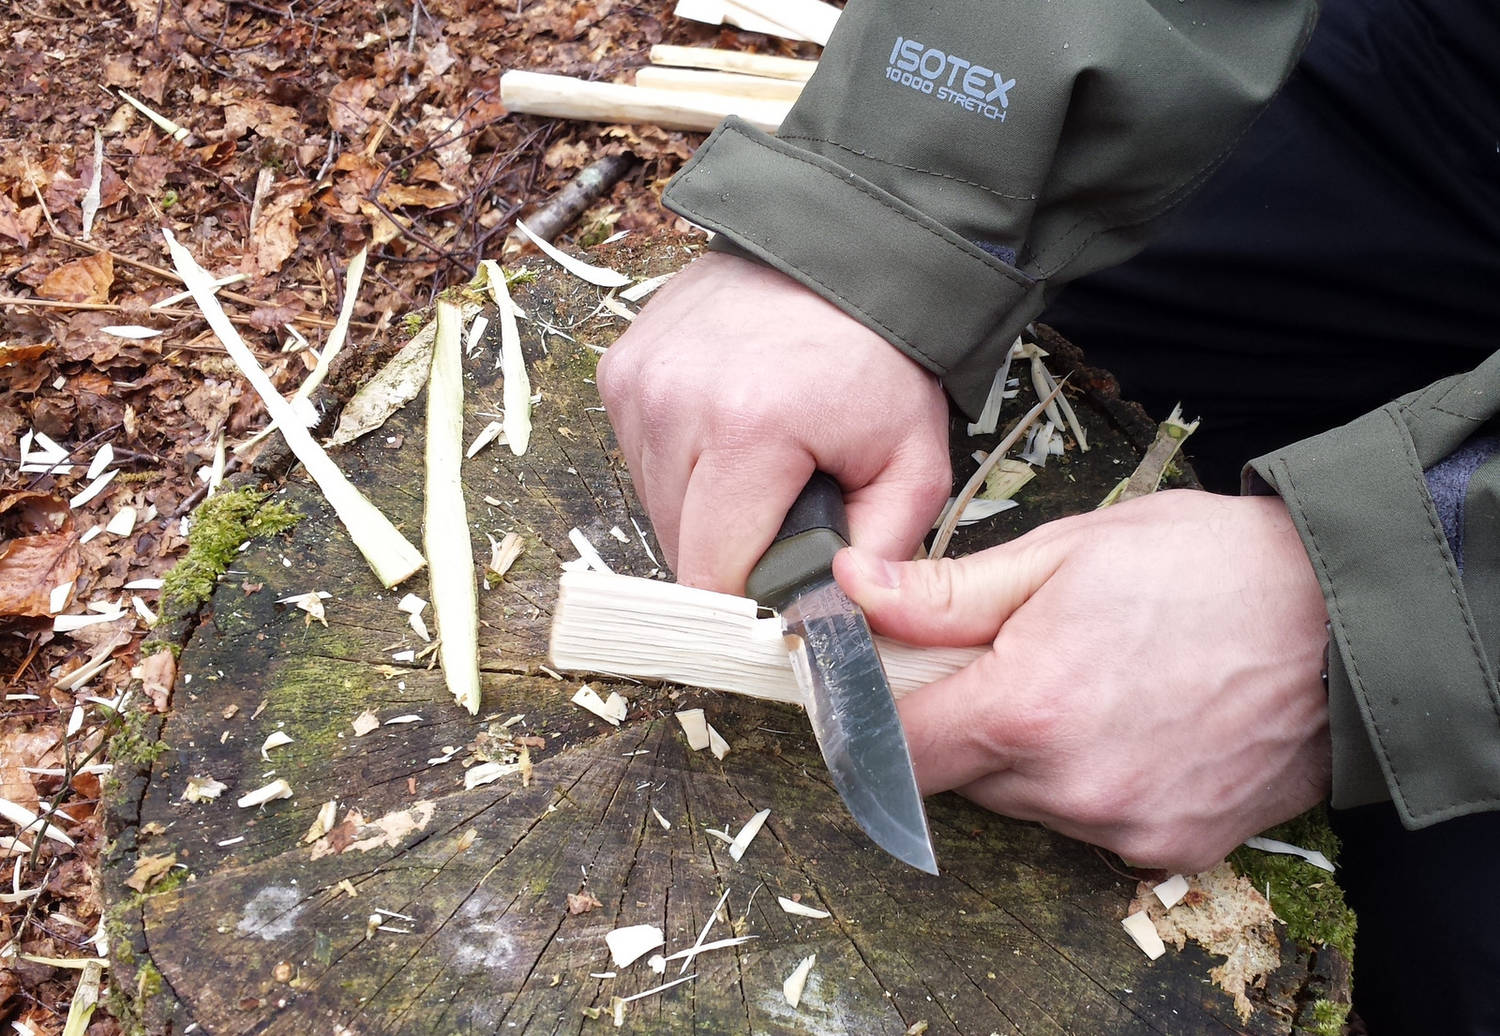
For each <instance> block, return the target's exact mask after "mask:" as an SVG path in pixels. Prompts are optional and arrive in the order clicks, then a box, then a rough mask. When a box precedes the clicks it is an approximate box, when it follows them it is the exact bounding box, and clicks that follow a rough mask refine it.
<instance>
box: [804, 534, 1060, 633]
mask: <svg viewBox="0 0 1500 1036" xmlns="http://www.w3.org/2000/svg"><path fill="white" fill-rule="evenodd" d="M1061 563H1062V553H1061V552H1060V551H1058V550H1056V549H1053V548H1051V547H1050V546H1049V545H1048V542H1042V543H1026V542H1024V541H1016V542H1014V543H1007V544H1002V545H1001V546H998V547H991V548H990V549H989V550H985V551H981V552H980V553H978V554H971V555H969V556H968V557H965V558H939V559H937V560H935V561H887V560H885V559H884V558H881V557H879V556H878V555H875V554H872V553H869V552H868V551H863V550H860V549H859V548H857V547H850V548H849V549H847V550H841V551H839V553H838V555H837V556H835V557H834V559H833V574H834V578H836V579H837V580H838V582H839V585H840V586H842V587H843V588H844V592H845V593H847V594H848V595H849V597H850V598H851V599H852V600H853V601H854V602H855V603H856V604H858V605H859V606H860V607H862V608H863V609H864V610H865V614H866V615H867V616H868V617H869V620H870V625H871V626H872V627H873V628H874V629H875V630H876V632H878V633H882V634H884V635H885V636H888V637H894V638H895V639H897V640H901V641H905V642H906V643H908V644H934V645H936V644H941V645H945V646H949V647H961V646H965V645H970V644H986V643H989V642H990V641H992V640H994V639H995V635H996V634H998V633H999V632H1000V626H1001V624H1002V623H1004V622H1005V620H1006V619H1007V618H1009V617H1010V614H1011V612H1013V611H1015V610H1016V609H1017V608H1019V607H1020V606H1021V605H1022V604H1024V603H1025V602H1026V600H1027V598H1029V597H1030V596H1031V595H1032V594H1033V593H1035V592H1036V591H1037V589H1038V588H1039V587H1041V585H1042V584H1043V583H1045V582H1046V581H1047V580H1048V579H1049V578H1051V576H1052V574H1053V573H1054V572H1055V571H1057V568H1058V566H1059V565H1060V564H1061Z"/></svg>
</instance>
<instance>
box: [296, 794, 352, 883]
mask: <svg viewBox="0 0 1500 1036" xmlns="http://www.w3.org/2000/svg"><path fill="white" fill-rule="evenodd" d="M338 811H339V802H338V799H329V800H328V801H327V802H325V803H323V805H322V806H320V807H319V808H318V815H317V816H316V817H315V818H314V819H313V822H312V826H311V827H309V828H308V829H307V833H306V834H305V835H303V836H302V843H303V844H304V845H311V844H312V843H313V842H316V841H317V840H318V839H319V838H322V837H323V836H324V835H326V834H327V833H328V832H329V831H332V830H333V821H334V817H335V816H337V814H338ZM345 880H346V881H347V880H348V879H345ZM340 887H341V888H342V885H341V886H340ZM351 887H352V886H351ZM349 894H350V895H354V893H353V892H350V893H349Z"/></svg>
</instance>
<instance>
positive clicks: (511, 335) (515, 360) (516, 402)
mask: <svg viewBox="0 0 1500 1036" xmlns="http://www.w3.org/2000/svg"><path fill="white" fill-rule="evenodd" d="M516 226H518V227H521V229H522V230H525V229H526V228H525V227H524V226H522V224H521V221H520V220H517V221H516ZM527 233H528V236H529V234H530V232H529V231H528V232H527ZM532 240H536V239H535V238H532ZM543 247H544V248H551V247H552V246H551V245H544V246H543ZM554 251H555V250H554ZM480 265H481V266H482V267H483V268H484V270H485V273H486V276H487V278H488V280H489V286H490V296H491V297H492V298H493V299H494V300H495V305H496V306H497V307H498V308H499V310H500V368H501V371H500V373H501V376H502V377H503V378H504V379H505V380H504V383H503V384H502V386H501V398H502V403H503V404H504V407H505V419H504V420H505V442H506V445H508V446H509V447H510V452H511V453H513V454H515V455H516V456H517V457H519V456H521V455H522V454H524V453H525V452H526V447H527V446H528V445H529V444H530V443H531V378H530V376H529V375H528V374H527V373H526V356H525V354H524V353H522V352H521V329H520V328H519V327H518V326H517V325H516V308H515V304H514V303H513V302H512V301H511V298H510V289H509V288H507V287H506V286H505V271H503V270H502V269H500V264H499V263H497V262H495V261H494V260H493V259H485V260H484V261H483V262H482V263H481V264H480Z"/></svg>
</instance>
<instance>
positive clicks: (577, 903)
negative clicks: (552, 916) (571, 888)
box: [568, 889, 604, 914]
mask: <svg viewBox="0 0 1500 1036" xmlns="http://www.w3.org/2000/svg"><path fill="white" fill-rule="evenodd" d="M603 905H604V904H603V903H601V902H599V900H598V899H596V898H595V897H594V894H593V893H592V892H590V891H589V890H588V889H584V890H583V891H582V892H579V893H576V894H575V893H572V892H569V893H568V913H570V914H586V913H588V912H589V911H590V910H595V909H598V908H599V907H602V906H603Z"/></svg>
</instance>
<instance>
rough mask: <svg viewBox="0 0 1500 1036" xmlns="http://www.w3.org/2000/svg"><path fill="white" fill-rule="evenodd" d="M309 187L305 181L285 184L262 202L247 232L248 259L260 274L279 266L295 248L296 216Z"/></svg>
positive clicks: (278, 268) (303, 203) (262, 274)
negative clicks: (266, 200) (252, 225)
mask: <svg viewBox="0 0 1500 1036" xmlns="http://www.w3.org/2000/svg"><path fill="white" fill-rule="evenodd" d="M310 193H311V189H310V188H309V186H308V185H307V184H306V183H298V184H296V185H292V186H289V187H287V188H285V189H283V190H282V191H281V193H279V194H277V195H276V197H274V198H272V199H271V200H270V201H269V202H267V203H266V207H265V208H264V209H263V210H261V214H260V219H259V220H258V221H257V222H256V224H255V230H254V231H253V232H252V233H251V235H250V240H251V242H252V251H251V253H250V259H251V261H252V263H253V264H254V266H255V272H256V273H257V274H258V275H260V276H264V275H266V274H269V273H275V272H276V271H277V270H280V269H281V266H282V264H283V263H285V262H286V261H287V259H288V258H290V257H291V254H292V253H293V252H295V251H296V250H297V237H298V233H299V227H298V225H297V217H298V214H299V212H300V210H301V209H302V207H303V206H304V205H306V204H307V199H308V196H309V195H310Z"/></svg>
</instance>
